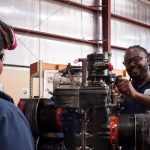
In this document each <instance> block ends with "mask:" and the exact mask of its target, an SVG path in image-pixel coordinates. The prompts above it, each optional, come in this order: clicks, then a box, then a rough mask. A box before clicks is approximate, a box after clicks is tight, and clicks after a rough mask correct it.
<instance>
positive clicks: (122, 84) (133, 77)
mask: <svg viewBox="0 0 150 150" xmlns="http://www.w3.org/2000/svg"><path fill="white" fill-rule="evenodd" d="M124 65H125V67H126V70H127V72H128V74H129V76H130V80H127V79H125V78H122V77H121V78H118V79H117V81H116V85H117V88H118V90H119V92H120V93H122V94H124V95H125V99H124V103H123V107H124V109H123V111H122V112H121V113H122V114H139V113H146V112H147V111H149V110H150V71H149V65H150V63H149V53H148V52H147V50H146V49H144V48H143V47H141V46H139V45H135V46H131V47H129V48H128V49H127V51H126V53H125V56H124ZM123 150H134V148H133V147H128V146H126V147H123Z"/></svg>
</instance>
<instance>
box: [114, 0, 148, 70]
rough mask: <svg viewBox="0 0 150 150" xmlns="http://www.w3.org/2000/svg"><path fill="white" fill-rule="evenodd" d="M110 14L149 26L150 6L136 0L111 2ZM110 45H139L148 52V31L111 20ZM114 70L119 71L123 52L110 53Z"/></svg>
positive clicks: (115, 0)
mask: <svg viewBox="0 0 150 150" xmlns="http://www.w3.org/2000/svg"><path fill="white" fill-rule="evenodd" d="M112 13H114V14H118V15H120V16H124V17H127V18H131V19H134V20H136V21H140V22H143V23H145V24H148V25H150V5H147V4H144V3H142V2H139V1H137V0H112ZM111 25H112V42H111V43H112V45H117V46H120V47H129V46H132V45H141V46H143V47H144V48H146V49H147V50H148V51H149V52H150V42H149V40H150V30H149V29H148V28H144V27H140V26H138V25H134V24H131V23H127V22H125V21H120V20H117V19H112V24H111ZM112 53H113V54H112V55H113V58H112V62H113V64H114V67H115V68H118V69H121V68H124V66H123V65H122V64H121V61H122V60H123V56H124V52H121V51H120V52H118V50H113V51H112Z"/></svg>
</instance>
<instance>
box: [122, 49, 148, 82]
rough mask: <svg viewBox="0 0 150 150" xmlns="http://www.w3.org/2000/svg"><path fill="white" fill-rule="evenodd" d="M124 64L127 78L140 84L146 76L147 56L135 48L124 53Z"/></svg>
mask: <svg viewBox="0 0 150 150" xmlns="http://www.w3.org/2000/svg"><path fill="white" fill-rule="evenodd" d="M124 64H125V66H126V70H127V72H128V74H129V76H130V77H131V78H132V80H133V81H135V82H141V81H142V80H144V78H145V77H146V75H147V74H148V71H149V63H148V59H147V56H146V54H145V53H144V52H143V51H141V50H139V49H137V48H135V49H131V50H128V51H127V52H126V54H125V57H124Z"/></svg>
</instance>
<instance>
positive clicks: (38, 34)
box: [13, 27, 127, 51]
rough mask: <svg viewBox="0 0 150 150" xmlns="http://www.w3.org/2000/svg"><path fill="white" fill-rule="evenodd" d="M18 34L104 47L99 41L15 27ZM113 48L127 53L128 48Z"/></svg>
mask: <svg viewBox="0 0 150 150" xmlns="http://www.w3.org/2000/svg"><path fill="white" fill-rule="evenodd" d="M13 29H14V30H15V32H16V33H21V34H24V35H31V36H35V37H41V36H42V37H45V38H55V39H60V40H65V41H71V42H78V43H84V44H89V45H92V46H96V47H97V46H98V45H100V46H101V45H102V44H101V43H98V42H99V41H93V40H82V39H77V38H72V37H67V36H62V35H56V34H51V33H45V32H39V31H34V30H28V29H23V28H18V27H13ZM111 48H114V49H118V50H123V51H125V50H126V49H127V48H124V47H119V46H114V45H112V46H111Z"/></svg>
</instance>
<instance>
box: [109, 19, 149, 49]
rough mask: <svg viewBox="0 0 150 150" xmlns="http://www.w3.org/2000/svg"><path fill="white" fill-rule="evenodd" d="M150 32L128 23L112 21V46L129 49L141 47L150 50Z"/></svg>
mask: <svg viewBox="0 0 150 150" xmlns="http://www.w3.org/2000/svg"><path fill="white" fill-rule="evenodd" d="M149 40H150V30H149V29H146V28H144V27H140V26H137V25H133V24H129V23H126V22H122V21H118V20H113V21H112V45H118V46H121V47H129V46H131V45H141V46H144V47H145V48H147V49H149V47H150V42H149Z"/></svg>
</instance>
